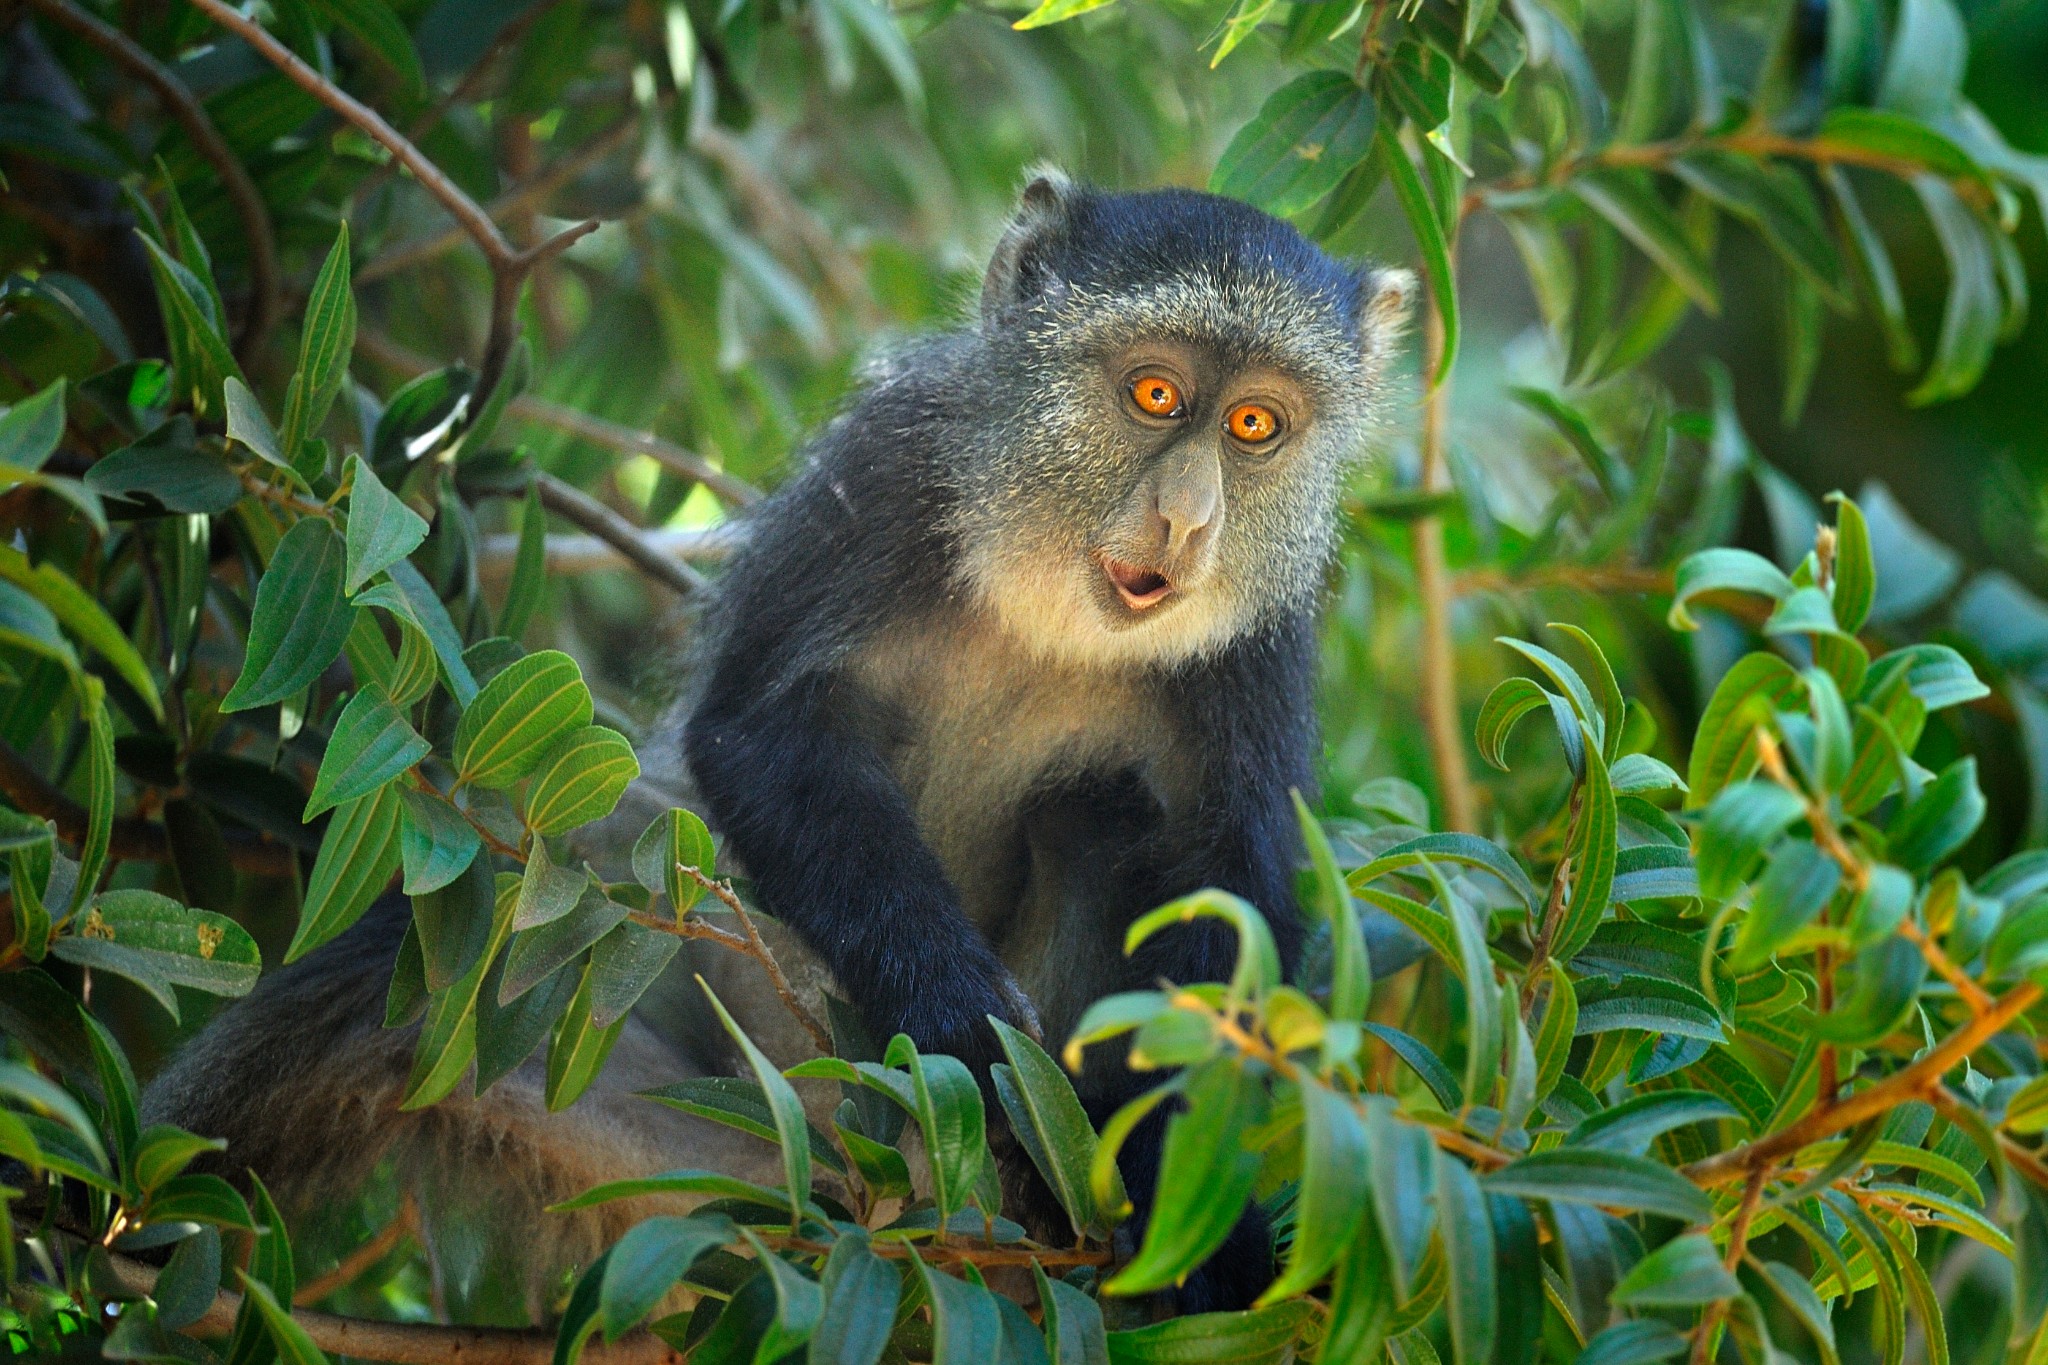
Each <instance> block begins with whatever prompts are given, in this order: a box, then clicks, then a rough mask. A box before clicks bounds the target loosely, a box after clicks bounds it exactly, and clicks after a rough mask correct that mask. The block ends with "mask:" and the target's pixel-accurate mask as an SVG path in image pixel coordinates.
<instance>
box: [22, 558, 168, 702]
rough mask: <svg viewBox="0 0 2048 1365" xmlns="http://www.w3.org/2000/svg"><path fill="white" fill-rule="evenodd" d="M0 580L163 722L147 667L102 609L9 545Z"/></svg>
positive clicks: (52, 571) (46, 566)
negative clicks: (92, 654)
mask: <svg viewBox="0 0 2048 1365" xmlns="http://www.w3.org/2000/svg"><path fill="white" fill-rule="evenodd" d="M0 579H5V580H6V581H7V582H9V583H12V584H14V585H15V586H16V587H18V588H20V589H22V590H23V591H24V592H26V593H27V594H28V595H29V596H30V597H31V598H33V599H34V600H35V601H37V602H39V603H41V604H42V605H43V606H44V607H46V608H48V610H49V612H50V615H51V616H53V617H55V618H56V619H57V620H58V621H59V622H61V623H62V624H63V626H64V628H65V629H66V630H68V631H70V632H71V633H72V634H73V635H76V636H77V637H78V638H79V639H80V640H83V641H84V642H85V643H86V644H87V645H88V646H90V647H91V648H92V649H94V650H95V651H97V652H98V653H99V655H100V656H101V657H102V658H104V659H105V660H106V661H107V663H108V664H110V665H111V666H112V667H113V669H114V671H115V672H116V673H118V674H120V675H121V681H123V682H125V683H127V684H128V686H130V687H131V688H133V689H134V690H135V693H136V695H137V696H139V697H141V698H142V700H143V704H144V705H146V706H148V707H149V710H150V714H151V715H153V716H155V717H156V718H157V719H158V720H162V719H163V714H164V704H163V699H162V697H161V696H159V695H158V693H157V689H156V680H155V679H154V678H153V677H151V676H150V671H149V665H148V664H145V663H144V662H143V661H142V656H141V655H140V654H138V653H137V652H136V650H135V646H134V645H132V644H130V643H129V641H128V636H127V635H126V634H125V633H124V632H123V631H122V630H121V628H120V627H119V626H117V625H115V624H114V622H113V619H112V618H111V617H109V616H108V615H107V613H106V611H105V609H104V608H102V607H101V606H100V605H99V603H97V602H95V601H93V599H92V597H91V596H90V595H89V594H87V593H86V591H85V590H84V589H83V588H81V587H79V586H78V584H77V583H76V582H74V581H73V580H72V579H71V578H70V577H69V576H67V575H65V574H64V573H61V572H60V571H59V570H58V569H57V567H56V566H55V565H54V564H33V565H32V564H30V563H29V561H28V556H27V555H25V554H23V553H22V552H21V551H20V550H17V549H15V548H14V547H13V546H12V545H8V544H4V543H0Z"/></svg>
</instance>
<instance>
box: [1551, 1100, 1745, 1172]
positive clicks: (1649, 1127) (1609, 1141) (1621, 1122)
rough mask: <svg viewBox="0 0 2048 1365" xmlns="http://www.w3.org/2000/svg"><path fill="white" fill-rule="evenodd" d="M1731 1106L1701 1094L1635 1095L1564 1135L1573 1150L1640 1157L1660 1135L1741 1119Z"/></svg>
mask: <svg viewBox="0 0 2048 1365" xmlns="http://www.w3.org/2000/svg"><path fill="white" fill-rule="evenodd" d="M1741 1117H1742V1114H1741V1112H1740V1111H1739V1110H1737V1109H1736V1108H1735V1106H1734V1105H1732V1104H1730V1103H1728V1101H1726V1100H1724V1099H1722V1098H1721V1097H1720V1096H1718V1095H1710V1094H1708V1093H1706V1092H1705V1091H1702V1090H1657V1091H1652V1092H1651V1093H1649V1094H1646V1095H1635V1096H1632V1097H1631V1098H1629V1099H1626V1100H1623V1101H1622V1102H1621V1103H1620V1104H1617V1105H1615V1106H1614V1107H1613V1108H1611V1109H1603V1110H1601V1111H1600V1112H1599V1113H1597V1114H1595V1115H1593V1116H1592V1117H1590V1118H1588V1119H1586V1120H1584V1121H1583V1122H1581V1123H1580V1124H1579V1125H1578V1126H1577V1127H1576V1128H1574V1129H1572V1131H1571V1132H1570V1133H1569V1134H1567V1135H1566V1137H1565V1141H1566V1143H1568V1144H1570V1145H1571V1146H1574V1147H1594V1148H1598V1149H1599V1150H1601V1151H1607V1152H1621V1153H1624V1154H1625V1155H1628V1156H1642V1155H1643V1154H1644V1153H1646V1152H1648V1151H1649V1150H1650V1144H1651V1142H1653V1141H1654V1140H1655V1139H1656V1138H1657V1136H1658V1135H1659V1134H1661V1133H1668V1132H1670V1131H1671V1130H1672V1129H1674V1128H1682V1127H1685V1126H1686V1125H1687V1124H1693V1123H1708V1122H1711V1121H1713V1120H1715V1119H1734V1118H1741Z"/></svg>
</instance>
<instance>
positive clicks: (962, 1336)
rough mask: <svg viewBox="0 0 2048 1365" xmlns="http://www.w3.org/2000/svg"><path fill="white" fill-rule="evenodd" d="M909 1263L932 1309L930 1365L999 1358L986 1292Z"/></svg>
mask: <svg viewBox="0 0 2048 1365" xmlns="http://www.w3.org/2000/svg"><path fill="white" fill-rule="evenodd" d="M949 1060H950V1059H949ZM910 1264H911V1268H912V1269H913V1270H914V1271H915V1272H916V1274H917V1278H918V1282H919V1283H920V1284H922V1285H923V1286H924V1293H925V1297H926V1299H927V1300H929V1302H930V1303H931V1307H932V1362H933V1365H986V1363H987V1362H989V1361H992V1360H998V1359H1000V1358H1001V1351H1002V1344H1003V1318H1002V1314H1001V1312H1000V1311H999V1310H998V1309H997V1308H996V1304H995V1299H994V1297H993V1296H992V1295H991V1294H990V1293H989V1292H988V1290H986V1289H984V1288H983V1287H982V1286H980V1285H978V1284H969V1283H968V1282H967V1281H965V1280H956V1279H954V1278H953V1277H952V1276H951V1275H943V1274H940V1273H939V1272H938V1271H935V1270H933V1269H932V1268H931V1267H929V1266H927V1265H926V1264H925V1263H924V1259H923V1258H922V1257H920V1256H918V1255H917V1254H916V1252H915V1251H913V1252H912V1253H911V1257H910Z"/></svg>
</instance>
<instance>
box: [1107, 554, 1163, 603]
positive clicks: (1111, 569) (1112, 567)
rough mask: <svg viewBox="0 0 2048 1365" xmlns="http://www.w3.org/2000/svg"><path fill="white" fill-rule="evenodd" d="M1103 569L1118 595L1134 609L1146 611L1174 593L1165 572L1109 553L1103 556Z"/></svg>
mask: <svg viewBox="0 0 2048 1365" xmlns="http://www.w3.org/2000/svg"><path fill="white" fill-rule="evenodd" d="M1102 571H1103V572H1104V573H1106V574H1108V575H1109V581H1110V582H1111V583H1112V584H1114V585H1115V586H1116V592H1117V596H1119V597H1121V598H1123V600H1124V605H1125V606H1127V607H1129V608H1130V609H1131V610H1132V611H1144V610H1145V609H1146V608H1148V607H1156V606H1158V605H1159V604H1160V603H1161V602H1164V601H1165V600H1166V599H1167V598H1168V597H1170V596H1172V595H1173V584H1172V583H1171V582H1169V581H1168V580H1167V577H1166V575H1165V574H1162V573H1160V572H1158V571H1157V570H1155V569H1147V568H1144V567H1142V566H1140V565H1137V564H1126V563H1124V562H1123V561H1122V560H1120V559H1112V558H1110V557H1109V556H1108V555H1104V556H1103V557H1102Z"/></svg>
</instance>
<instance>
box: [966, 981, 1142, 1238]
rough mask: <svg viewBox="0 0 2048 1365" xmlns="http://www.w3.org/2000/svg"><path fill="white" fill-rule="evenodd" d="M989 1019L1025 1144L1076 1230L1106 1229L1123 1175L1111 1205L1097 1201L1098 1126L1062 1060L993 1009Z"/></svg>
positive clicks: (1001, 1088)
mask: <svg viewBox="0 0 2048 1365" xmlns="http://www.w3.org/2000/svg"><path fill="white" fill-rule="evenodd" d="M989 1024H990V1026H991V1027H992V1028H994V1029H995V1031H996V1039H997V1041H998V1042H1000V1043H1001V1044H1002V1048H1003V1055H1004V1056H1006V1057H1008V1058H1009V1059H1010V1069H1009V1073H1008V1083H1007V1084H1006V1083H1005V1081H1004V1079H1003V1078H1000V1077H999V1078H998V1079H997V1082H996V1094H997V1097H998V1098H999V1099H1000V1101H1001V1102H1002V1105H1003V1109H1004V1111H1005V1112H1006V1113H1007V1114H1008V1115H1009V1116H1010V1125H1011V1128H1012V1129H1013V1130H1014V1131H1015V1132H1016V1133H1017V1134H1018V1135H1019V1137H1020V1138H1025V1139H1026V1144H1025V1148H1026V1150H1027V1151H1028V1152H1029V1153H1030V1155H1031V1159H1032V1161H1033V1163H1034V1164H1036V1165H1037V1166H1038V1168H1039V1173H1040V1174H1041V1175H1043V1176H1044V1177H1045V1180H1046V1183H1047V1184H1048V1185H1050V1186H1051V1187H1052V1191H1053V1193H1054V1194H1055V1195H1057V1196H1058V1197H1059V1201H1060V1207H1061V1208H1063V1209H1065V1210H1066V1211H1067V1216H1068V1217H1069V1219H1071V1220H1072V1222H1073V1225H1074V1232H1075V1235H1077V1236H1079V1235H1081V1234H1083V1233H1089V1232H1093V1233H1094V1234H1095V1235H1097V1236H1103V1235H1106V1234H1107V1232H1108V1230H1109V1228H1110V1227H1111V1226H1112V1225H1113V1224H1114V1221H1115V1218H1114V1214H1115V1211H1116V1210H1118V1209H1121V1208H1122V1207H1123V1206H1124V1204H1125V1203H1126V1202H1128V1197H1127V1196H1126V1194H1125V1193H1124V1189H1123V1180H1122V1177H1121V1176H1119V1177H1118V1178H1117V1185H1116V1189H1115V1190H1114V1192H1113V1198H1112V1199H1111V1201H1110V1203H1109V1205H1108V1206H1107V1207H1106V1208H1098V1207H1097V1206H1096V1203H1095V1198H1094V1195H1093V1194H1092V1193H1091V1192H1090V1190H1089V1188H1088V1171H1089V1168H1090V1167H1091V1166H1092V1165H1093V1164H1094V1161H1095V1147H1096V1138H1095V1128H1094V1125H1092V1124H1090V1123H1089V1122H1088V1113H1087V1111H1086V1110H1085V1109H1083V1108H1082V1107H1081V1100H1080V1097H1079V1096H1078V1095H1076V1094H1075V1093H1074V1087H1073V1085H1072V1083H1071V1082H1069V1081H1068V1080H1067V1077H1066V1074H1065V1073H1064V1072H1062V1071H1061V1070H1060V1069H1059V1065H1058V1064H1057V1063H1056V1062H1054V1061H1053V1059H1052V1058H1051V1057H1050V1056H1048V1055H1047V1054H1046V1051H1045V1049H1044V1048H1042V1047H1040V1046H1039V1045H1038V1044H1037V1043H1035V1042H1033V1041H1032V1040H1031V1038H1030V1037H1029V1036H1028V1035H1026V1034H1024V1033H1022V1032H1020V1031H1018V1030H1017V1029H1015V1028H1012V1027H1011V1026H1010V1025H1009V1024H1008V1023H1006V1022H1004V1021H1003V1020H1001V1019H998V1018H996V1017H995V1016H994V1015H990V1016H989Z"/></svg>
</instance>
